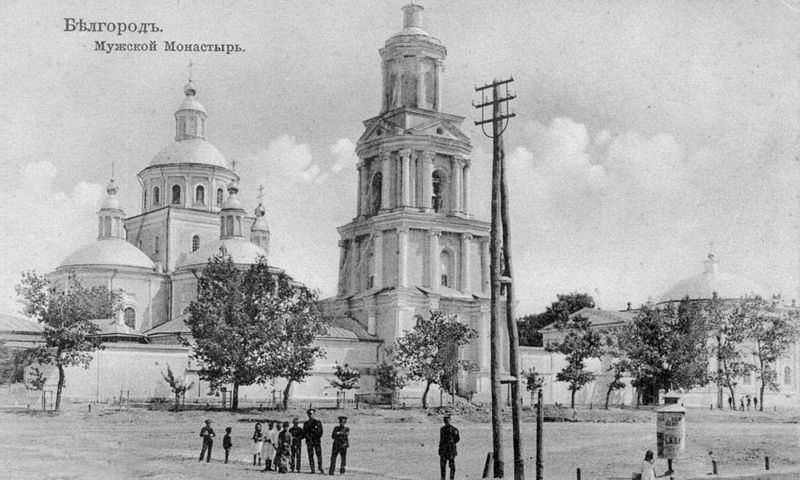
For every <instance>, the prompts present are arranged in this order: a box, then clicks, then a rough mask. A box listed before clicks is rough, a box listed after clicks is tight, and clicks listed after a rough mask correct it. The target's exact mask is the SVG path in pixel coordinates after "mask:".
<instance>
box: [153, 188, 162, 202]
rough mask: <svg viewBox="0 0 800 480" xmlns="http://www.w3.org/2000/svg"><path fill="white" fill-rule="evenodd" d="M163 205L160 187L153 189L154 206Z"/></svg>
mask: <svg viewBox="0 0 800 480" xmlns="http://www.w3.org/2000/svg"><path fill="white" fill-rule="evenodd" d="M160 204H161V190H160V189H159V188H158V187H153V205H160Z"/></svg>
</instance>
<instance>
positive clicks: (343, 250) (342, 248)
mask: <svg viewBox="0 0 800 480" xmlns="http://www.w3.org/2000/svg"><path fill="white" fill-rule="evenodd" d="M346 262H347V240H344V239H340V240H339V285H338V287H339V288H338V291H339V296H340V297H341V296H344V294H345V293H346V290H347V288H346V285H345V279H346V278H347V276H346V275H345V269H346V268H347V265H346Z"/></svg>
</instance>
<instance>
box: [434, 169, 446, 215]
mask: <svg viewBox="0 0 800 480" xmlns="http://www.w3.org/2000/svg"><path fill="white" fill-rule="evenodd" d="M431 186H432V187H433V188H432V189H431V207H432V208H433V211H434V212H441V211H442V210H443V209H444V181H443V179H442V172H440V171H439V170H436V171H435V172H433V178H431Z"/></svg>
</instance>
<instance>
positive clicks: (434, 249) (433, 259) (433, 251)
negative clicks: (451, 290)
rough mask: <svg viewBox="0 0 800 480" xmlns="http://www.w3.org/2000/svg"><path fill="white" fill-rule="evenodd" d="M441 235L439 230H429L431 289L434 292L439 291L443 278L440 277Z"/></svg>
mask: <svg viewBox="0 0 800 480" xmlns="http://www.w3.org/2000/svg"><path fill="white" fill-rule="evenodd" d="M441 236H442V232H441V231H439V230H431V231H430V232H428V249H429V252H430V258H429V259H428V262H429V265H430V274H431V278H430V282H431V290H433V291H434V292H438V291H439V285H440V283H441V279H440V278H439V275H440V274H439V237H441Z"/></svg>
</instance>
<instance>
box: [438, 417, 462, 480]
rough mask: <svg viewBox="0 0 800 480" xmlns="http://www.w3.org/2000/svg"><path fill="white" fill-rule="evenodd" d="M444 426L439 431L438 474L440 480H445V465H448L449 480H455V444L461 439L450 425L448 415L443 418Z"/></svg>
mask: <svg viewBox="0 0 800 480" xmlns="http://www.w3.org/2000/svg"><path fill="white" fill-rule="evenodd" d="M443 420H444V426H442V428H441V429H440V430H439V472H440V473H441V477H442V480H445V473H446V472H447V464H448V463H449V464H450V480H453V479H454V478H456V455H457V454H458V450H457V448H456V444H457V443H458V441H459V440H461V438H460V437H459V435H458V429H457V428H456V427H454V426H452V425H450V414H447V415H445V416H444V419H443Z"/></svg>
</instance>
